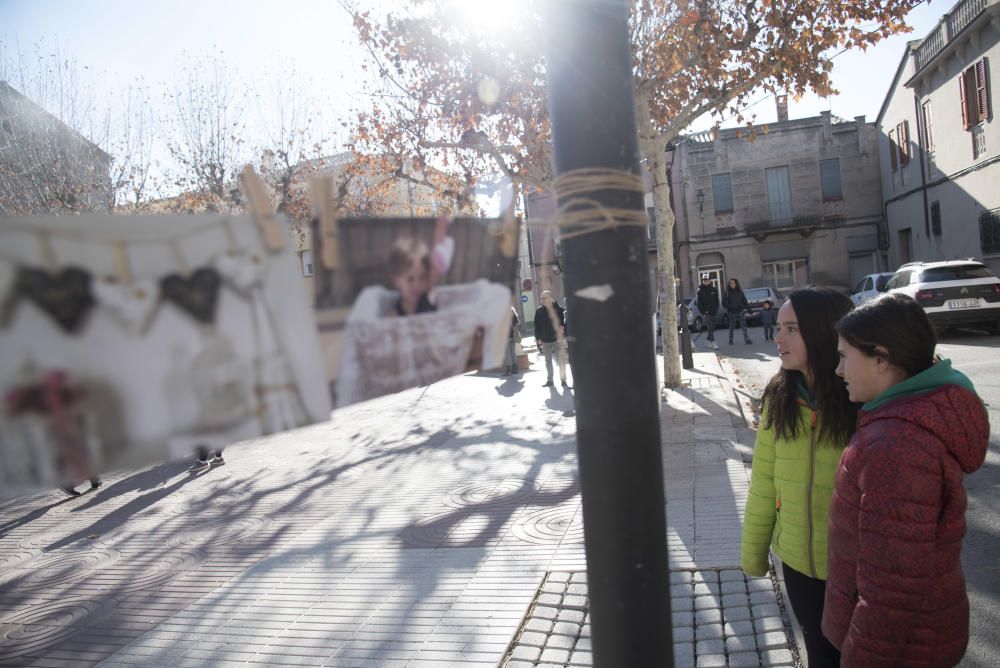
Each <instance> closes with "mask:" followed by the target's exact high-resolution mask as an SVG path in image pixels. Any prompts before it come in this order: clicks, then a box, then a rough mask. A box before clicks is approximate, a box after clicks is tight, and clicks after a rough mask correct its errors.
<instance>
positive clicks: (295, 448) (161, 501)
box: [0, 390, 578, 665]
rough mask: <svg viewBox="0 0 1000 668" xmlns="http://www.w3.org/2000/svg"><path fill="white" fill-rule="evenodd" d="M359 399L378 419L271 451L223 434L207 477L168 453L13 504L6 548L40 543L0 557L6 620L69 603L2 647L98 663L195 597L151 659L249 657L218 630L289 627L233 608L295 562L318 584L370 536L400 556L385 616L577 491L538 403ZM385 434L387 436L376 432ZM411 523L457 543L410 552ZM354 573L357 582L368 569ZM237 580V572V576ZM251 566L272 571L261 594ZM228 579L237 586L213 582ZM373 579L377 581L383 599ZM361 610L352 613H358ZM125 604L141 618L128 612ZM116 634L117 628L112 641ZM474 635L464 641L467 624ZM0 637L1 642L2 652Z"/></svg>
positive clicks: (247, 604)
mask: <svg viewBox="0 0 1000 668" xmlns="http://www.w3.org/2000/svg"><path fill="white" fill-rule="evenodd" d="M488 391H489V390H487V392H488ZM552 394H553V396H550V397H549V399H548V400H547V402H546V403H547V404H548V402H549V401H551V402H554V403H553V405H552V408H553V409H554V410H560V412H565V410H566V409H567V408H569V409H571V408H572V405H573V398H572V395H571V394H570V393H569V392H566V393H564V394H561V395H560V394H558V393H552ZM498 401H502V400H500V399H498ZM364 410H368V411H370V412H371V413H372V414H374V415H376V417H377V418H378V419H379V420H380V421H378V422H371V423H370V424H379V425H382V426H380V427H379V430H380V431H376V432H375V433H374V434H373V433H369V432H368V431H366V425H367V424H369V423H365V422H364V421H359V422H358V424H352V417H353V416H356V415H357V414H356V413H355V414H352V413H343V414H342V416H341V417H342V419H340V420H339V421H338V422H337V423H335V424H334V423H327V424H324V425H319V426H312V427H307V428H304V429H302V430H298V431H297V432H294V433H291V434H286V435H283V436H282V439H283V440H282V441H281V443H282V444H283V445H282V446H281V449H280V451H275V450H274V448H276V447H277V446H274V445H270V442H269V441H268V440H267V439H259V440H258V441H255V442H250V443H247V444H241V445H237V446H234V447H232V448H230V450H228V451H227V452H228V453H231V454H230V456H228V457H227V460H228V461H229V464H227V466H225V467H222V468H219V469H213V470H211V471H210V472H208V473H207V474H206V475H201V476H193V475H188V474H187V471H186V470H185V468H186V464H185V463H180V462H172V463H165V464H161V465H158V466H154V467H152V468H149V469H146V470H141V471H138V472H135V473H133V474H131V475H128V476H125V477H122V478H121V479H118V480H115V479H109V480H108V482H107V484H106V486H105V487H104V488H102V489H101V490H100V491H99V492H97V493H95V494H94V496H93V497H90V498H87V499H86V500H85V501H84V502H83V503H80V504H79V506H77V507H75V508H73V509H72V510H71V511H69V512H67V511H66V510H65V507H64V506H63V505H62V504H63V503H66V502H67V501H72V499H66V500H64V501H61V502H60V503H58V504H52V503H49V505H45V506H39V505H38V503H32V504H30V505H27V504H20V505H19V504H16V503H14V504H9V505H8V506H7V507H5V508H4V511H5V516H4V524H2V525H0V531H2V532H3V534H2V535H4V537H5V541H8V543H7V544H8V546H10V547H12V548H14V550H15V551H16V550H19V549H21V548H20V547H19V546H20V545H22V544H24V545H26V546H29V547H30V546H31V545H37V549H34V548H32V549H29V547H25V548H24V549H23V553H24V554H23V561H22V562H18V565H17V567H16V568H14V569H13V570H10V569H7V572H6V573H4V567H0V583H2V586H0V607H2V609H3V611H4V613H3V614H4V615H5V616H4V621H5V622H6V621H7V619H8V617H9V618H11V619H12V620H13V621H12V622H11V623H14V622H17V620H18V619H19V617H18V615H21V616H22V617H24V618H25V619H29V618H35V617H37V616H38V615H39V614H41V612H40V611H41V610H45V609H49V608H51V606H70V607H69V608H67V610H69V612H65V613H63V614H62V616H61V617H59V618H58V619H57V620H56V619H55V618H53V619H54V620H55V621H49V622H46V624H47V626H45V627H44V628H40V629H38V632H39V636H38V637H36V638H35V639H34V641H33V644H32V645H31V647H30V648H29V647H26V648H25V649H24V650H23V652H22V651H21V650H20V649H16V648H15V649H12V650H11V652H18V653H17V655H16V657H15V658H13V659H11V660H14V661H15V663H17V664H18V665H29V664H32V663H36V662H44V661H47V660H49V659H53V660H54V659H55V658H57V657H58V656H64V655H65V653H66V652H67V651H71V650H70V649H69V648H70V647H71V648H72V651H74V652H85V653H87V656H88V657H92V658H94V660H96V661H99V660H101V659H102V658H105V657H107V656H109V655H110V654H112V653H114V652H115V651H117V650H118V649H119V648H120V647H121V646H123V645H124V644H127V643H128V642H130V641H131V640H133V639H135V638H138V637H140V636H141V635H142V634H143V633H145V632H146V631H147V630H149V629H153V630H154V631H153V632H154V633H155V629H156V628H157V626H158V625H159V624H160V623H162V622H164V621H166V620H167V619H169V618H170V617H171V616H172V615H173V614H174V613H176V612H178V611H180V610H186V609H187V608H188V607H190V606H192V605H195V604H196V602H197V605H198V606H199V607H198V608H197V610H198V611H199V615H201V613H202V612H204V613H205V615H204V616H200V617H199V619H200V622H199V626H198V629H197V632H195V633H192V634H174V635H173V636H171V637H170V638H168V639H164V638H160V639H158V640H157V641H156V642H157V643H158V645H157V649H156V651H155V653H154V654H151V655H149V656H148V657H146V658H145V660H148V661H150V662H152V663H167V662H170V660H169V659H168V657H175V658H176V656H178V653H180V656H183V653H184V652H186V651H188V650H190V649H192V648H193V647H195V646H197V647H198V648H199V650H202V649H203V650H205V651H206V652H217V654H214V655H213V656H212V657H211V658H210V657H209V656H208V655H207V654H206V655H205V660H206V662H210V661H211V660H214V659H219V660H224V659H226V658H227V657H228V656H230V655H233V656H235V655H239V656H243V657H245V649H244V648H243V647H241V646H240V643H238V642H237V643H233V636H232V635H227V636H224V637H218V636H216V637H213V630H217V629H219V628H222V627H228V628H229V629H236V631H235V632H242V633H245V634H246V635H247V636H248V644H251V645H252V644H253V643H252V642H249V641H251V640H252V641H254V642H257V641H259V637H258V636H262V637H265V638H269V637H272V636H274V637H276V636H278V635H279V634H282V633H285V632H288V631H289V630H290V629H292V628H293V627H295V626H296V623H297V621H296V618H291V619H290V620H289V621H287V623H286V622H285V621H282V622H281V623H278V624H272V625H271V626H269V627H268V628H267V629H263V628H261V626H260V625H259V624H258V625H257V626H254V625H253V623H248V622H245V621H244V620H245V617H244V615H250V614H253V613H254V612H255V611H257V610H266V603H267V601H268V597H269V596H272V595H273V596H277V597H279V598H280V597H282V596H286V597H289V596H291V597H294V596H296V595H298V594H297V593H296V592H299V591H301V589H296V585H295V582H296V581H295V574H297V573H303V574H304V575H303V577H304V581H307V582H312V579H311V578H312V577H313V576H311V575H309V574H310V573H317V574H322V575H323V577H328V578H336V577H343V578H350V577H353V576H352V574H353V573H354V572H355V571H356V570H357V569H358V568H360V566H361V565H362V564H364V563H366V560H368V559H372V558H373V557H372V554H373V553H372V551H371V550H372V547H371V546H372V545H378V546H381V547H380V548H379V549H380V550H394V551H396V552H397V553H399V554H400V555H402V556H400V558H399V559H397V560H396V562H395V563H394V566H395V568H396V570H395V576H394V578H395V580H394V581H397V582H398V583H399V585H398V586H400V587H403V588H405V589H407V591H408V594H407V595H406V597H405V602H402V603H400V605H399V606H398V607H395V608H392V610H389V609H388V608H387V609H386V610H385V611H384V614H383V618H382V619H383V622H379V623H390V624H392V623H395V624H397V625H398V626H405V625H406V624H407V623H409V620H410V619H411V614H412V615H416V617H414V618H413V619H414V620H417V618H419V615H417V611H418V610H420V609H421V605H422V604H421V601H423V600H424V599H425V598H427V597H428V596H431V595H432V594H434V593H435V592H438V591H439V590H441V588H442V587H444V590H442V591H447V590H448V587H447V586H445V582H446V580H447V578H448V577H450V573H451V569H453V568H461V569H465V570H467V571H468V572H469V573H472V574H474V572H475V568H476V566H477V565H478V564H479V563H481V562H482V560H483V559H485V558H486V557H487V556H488V554H489V550H488V548H487V547H483V546H484V545H493V544H495V543H496V542H497V541H498V540H500V539H502V537H503V535H504V534H505V532H506V531H507V530H508V529H509V527H510V525H511V521H512V519H513V518H514V517H515V516H516V515H517V513H519V512H522V511H523V509H524V508H525V507H526V506H528V505H530V506H533V507H534V506H542V507H545V506H549V507H551V506H557V505H559V504H563V503H570V502H573V499H574V498H575V496H576V495H577V494H578V492H577V489H576V487H575V482H573V481H571V480H568V479H567V478H566V477H565V476H564V475H563V476H562V477H559V476H556V477H552V476H551V475H550V472H551V471H550V468H549V467H550V466H551V465H558V466H559V467H562V468H561V469H560V470H561V471H562V470H567V468H566V467H567V466H568V464H565V463H564V462H565V461H566V458H567V457H569V456H570V455H571V454H572V450H573V448H572V442H571V441H567V440H565V439H564V440H562V441H559V442H555V443H550V442H546V440H545V439H546V437H548V438H551V436H548V434H549V433H550V432H551V425H550V421H546V420H545V419H540V420H539V422H538V423H537V424H535V423H529V424H522V422H523V417H521V416H519V415H513V414H512V415H509V416H508V415H506V414H504V413H503V411H502V410H497V413H496V414H497V415H498V416H500V417H497V418H495V419H470V417H469V415H468V414H467V413H462V412H461V411H462V409H461V408H459V407H458V406H457V405H456V408H455V409H454V410H453V411H452V413H453V417H452V418H451V419H450V420H447V419H444V418H436V419H421V418H422V417H423V416H422V414H421V413H420V412H417V413H414V415H415V416H416V417H413V418H412V420H413V422H415V424H409V423H407V422H405V421H404V420H403V418H405V419H410V418H407V417H406V414H405V413H400V414H396V413H393V414H389V415H385V416H380V415H378V413H377V405H373V406H372V407H364ZM542 415H544V412H541V413H539V418H542ZM386 433H390V434H392V435H391V436H388V437H386V436H383V437H381V438H380V437H379V434H386ZM573 468H574V469H575V467H573ZM418 469H419V470H420V471H421V475H423V476H424V477H423V478H421V479H419V480H415V481H410V480H409V479H408V477H407V476H408V475H409V474H410V472H412V471H414V470H418ZM502 471H504V472H502ZM511 471H516V473H511ZM428 472H436V473H433V474H432V473H428ZM561 475H562V474H561ZM547 476H548V477H547ZM498 479H500V480H501V481H503V482H502V483H497V480H498ZM372 481H379V484H377V485H376V484H375V483H373V482H372ZM476 481H481V482H482V484H483V485H485V486H486V488H487V490H486V491H485V492H483V493H482V494H480V492H479V491H475V490H474V492H472V493H471V494H472V495H471V496H468V495H467V496H462V493H461V492H456V491H455V489H456V488H460V487H462V485H463V484H469V483H475V482H476ZM546 481H548V483H549V485H547V486H543V485H544V483H546ZM491 485H493V487H490V486H491ZM449 494H450V495H451V496H449ZM456 494H457V495H458V496H457V497H455V495H456ZM453 497H454V498H459V499H460V500H464V501H469V503H464V501H463V504H464V505H462V507H460V508H455V507H449V506H446V505H444V504H443V502H442V499H446V498H452V500H454V498H453ZM50 498H51V497H47V498H45V499H42V500H41V501H40V503H46V502H48V499H50ZM56 506H58V507H59V509H60V515H59V517H60V518H63V517H65V518H67V519H71V520H72V521H67V522H65V523H63V524H62V525H58V524H55V523H54V522H55V520H50V521H48V524H46V525H45V526H44V527H42V526H36V525H37V524H38V522H39V521H44V520H46V516H47V514H48V513H50V512H51V511H52V508H54V507H56ZM8 508H9V509H10V512H9V514H8V512H7V511H8ZM442 509H444V512H442ZM473 516H474V517H482V518H486V519H485V524H483V525H482V526H476V527H474V530H472V531H471V532H470V533H468V534H466V533H464V528H465V526H466V525H465V523H466V521H467V520H468V518H469V517H473ZM421 518H424V519H425V521H424V522H423V523H421V521H420V520H421ZM415 526H422V527H423V528H424V529H425V530H428V531H430V533H431V535H443V536H445V537H446V538H447V540H448V541H450V542H449V546H450V547H451V549H452V550H454V551H453V552H451V553H449V555H454V556H446V557H444V558H431V559H428V558H427V557H426V555H424V556H421V554H422V552H421V550H414V549H407V548H406V547H405V546H404V544H403V538H402V536H403V535H404V533H405V532H406V531H407V529H408V528H409V527H415ZM456 531H458V533H457V534H456V533H455V532H456ZM459 535H461V536H462V537H461V538H458V536H459ZM456 538H457V540H455V539H456ZM33 550H34V551H33ZM404 553H405V554H404ZM3 556H4V554H3V551H2V550H0V557H3ZM0 563H3V561H2V560H0ZM383 572H385V571H383ZM338 574H343V575H338ZM359 577H360V578H361V580H364V576H363V573H362V574H361V575H359ZM470 577H471V575H470ZM335 581H336V580H335V579H334V580H330V581H329V582H330V583H331V584H329V585H328V589H320V590H318V591H319V592H320V596H319V597H318V598H315V597H313V598H307V599H304V600H306V601H307V602H306V603H303V604H302V605H303V606H304V608H303V609H304V610H308V609H309V608H310V606H311V605H312V604H313V603H312V602H313V601H315V600H319V601H324V600H326V601H330V600H335V596H334V594H335V593H336V591H335V588H334V585H333V584H332V583H333V582H335ZM241 582H245V583H247V585H246V587H245V588H241V587H240V586H236V585H239V583H241ZM261 582H264V583H270V584H268V585H267V587H266V591H265V592H264V593H262V590H261V585H260V584H259V583H261ZM226 583H233V586H232V587H229V586H227V587H225V588H223V589H219V587H220V586H221V585H223V584H226ZM283 583H288V585H289V587H290V589H287V590H285V589H283V586H284V585H283ZM302 586H303V585H301V584H299V585H298V587H300V588H301V587H302ZM354 586H355V587H357V586H359V585H357V584H355V585H354ZM307 588H309V589H311V586H310V587H307ZM380 591H381V590H379V591H375V590H373V591H372V592H371V596H372V597H373V598H377V596H379V595H381V594H380V593H379V592H380ZM392 591H395V590H392ZM268 592H270V593H268ZM390 593H391V591H390ZM109 602H110V603H109ZM375 603H376V602H375V601H374V600H373V602H372V604H373V605H375ZM74 606H75V607H74ZM255 606H258V607H255ZM60 610H62V608H60ZM370 612H371V611H369V614H365V615H359V616H358V618H357V620H355V621H352V622H350V623H351V624H356V628H360V627H361V626H363V625H364V624H366V623H368V621H367V620H368V619H369V617H371V614H370ZM256 614H258V615H260V614H266V612H257V613H256ZM136 615H138V616H141V618H142V623H141V624H140V623H135V622H134V617H135V616H136ZM33 616H34V617H33ZM386 618H388V619H389V621H388V622H385V619H386ZM282 619H288V618H287V617H284V616H283V617H282ZM98 621H99V622H100V623H99V627H100V629H99V630H95V628H96V627H95V626H94V625H95V624H96V623H97V622H98ZM372 623H375V622H372ZM241 624H242V625H244V626H245V627H246V628H245V630H243V629H242V628H241ZM272 627H273V628H272ZM26 628H27V627H26ZM32 628H33V627H32ZM27 630H28V631H31V630H32V629H27ZM486 632H488V631H486ZM109 634H111V635H114V636H115V637H116V641H115V642H113V643H109V642H108V637H109ZM467 635H468V638H469V639H470V642H471V641H474V640H475V636H476V633H475V632H474V631H469V632H468V634H467ZM249 636H253V637H252V638H250V637H249ZM342 639H343V631H342V630H338V631H337V632H336V633H333V632H331V635H330V637H329V642H330V651H331V653H332V652H333V651H335V649H336V648H335V646H337V645H338V643H341V642H342ZM227 643H229V644H228V645H227ZM258 645H259V642H258ZM5 651H7V648H4V650H3V651H0V655H4V656H7V655H6V654H4V652H5ZM241 652H242V653H241ZM11 656H14V655H13V654H11ZM199 656H202V655H201V654H199ZM133 658H134V657H133ZM0 663H2V661H0Z"/></svg>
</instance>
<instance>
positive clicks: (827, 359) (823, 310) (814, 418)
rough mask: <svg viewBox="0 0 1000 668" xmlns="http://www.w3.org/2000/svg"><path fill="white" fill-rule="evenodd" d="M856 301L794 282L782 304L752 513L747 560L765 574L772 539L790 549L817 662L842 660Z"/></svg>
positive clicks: (792, 579)
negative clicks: (836, 640)
mask: <svg viewBox="0 0 1000 668" xmlns="http://www.w3.org/2000/svg"><path fill="white" fill-rule="evenodd" d="M851 307H852V304H851V300H850V299H849V298H847V297H845V296H844V295H842V294H840V293H839V292H836V291H835V290H831V289H829V288H805V289H801V290H795V291H793V292H791V293H790V294H789V295H788V300H787V301H786V302H785V303H784V304H783V305H782V306H781V308H780V309H779V310H778V318H777V320H778V322H777V327H776V329H775V337H774V340H775V343H776V344H777V347H778V357H779V359H780V360H781V369H780V370H779V371H778V373H776V374H775V375H774V377H773V378H772V379H771V381H770V382H769V383H768V385H767V388H766V389H765V390H764V399H763V404H764V408H763V416H762V420H761V426H760V429H759V430H758V431H757V443H756V445H755V446H754V455H753V472H752V474H751V478H750V492H749V494H748V496H747V505H746V512H745V513H744V520H743V540H742V555H741V560H740V566H741V568H742V569H743V570H744V571H745V572H746V573H747V574H748V575H753V576H761V575H764V574H766V573H767V559H768V550H769V549H770V548H773V549H774V553H775V554H776V555H777V556H778V558H780V559H781V569H782V574H783V576H784V580H785V590H786V591H787V593H788V599H789V603H790V604H791V608H792V612H793V613H794V614H795V617H796V619H797V620H798V622H799V625H800V626H801V627H802V636H803V639H804V640H805V645H806V654H807V655H808V657H809V667H810V668H823V667H824V666H834V667H835V666H838V665H839V664H840V654H839V652H837V650H836V648H834V647H833V645H831V644H830V642H829V641H828V640H827V639H826V638H825V637H824V636H823V633H822V631H821V630H820V623H821V621H822V619H823V596H824V591H825V587H826V548H827V519H828V518H827V515H828V512H829V509H830V497H831V495H832V493H833V478H834V474H835V473H836V470H837V465H838V464H839V462H840V455H841V453H843V451H844V447H845V445H846V444H847V441H848V439H849V438H850V437H851V435H852V434H853V432H854V426H855V421H856V419H857V408H856V407H855V406H854V405H853V404H851V402H850V400H849V399H848V396H847V390H846V389H845V387H844V382H843V380H842V379H840V378H839V377H838V376H837V375H836V373H835V372H836V369H837V364H838V363H839V357H838V353H837V332H836V330H835V329H834V325H835V324H836V322H837V321H838V320H839V319H840V318H841V316H843V315H844V314H846V313H847V312H848V311H850V310H851Z"/></svg>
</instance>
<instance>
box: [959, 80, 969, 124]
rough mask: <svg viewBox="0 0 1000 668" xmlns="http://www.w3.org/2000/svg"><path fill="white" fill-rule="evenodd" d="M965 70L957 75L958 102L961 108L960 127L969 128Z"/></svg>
mask: <svg viewBox="0 0 1000 668" xmlns="http://www.w3.org/2000/svg"><path fill="white" fill-rule="evenodd" d="M966 74H967V73H966V72H963V73H962V74H960V75H959V77H958V102H959V106H960V107H961V108H962V129H963V130H968V129H969V125H970V123H969V100H968V99H967V97H968V96H967V95H966V94H965V90H966V88H967V86H966V82H965V80H966Z"/></svg>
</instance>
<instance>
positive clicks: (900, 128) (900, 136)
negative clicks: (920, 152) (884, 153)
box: [896, 121, 910, 167]
mask: <svg viewBox="0 0 1000 668" xmlns="http://www.w3.org/2000/svg"><path fill="white" fill-rule="evenodd" d="M896 141H897V142H898V144H899V166H900V167H905V166H906V165H907V164H908V163H909V162H910V122H909V121H903V122H902V123H900V124H899V125H897V126H896Z"/></svg>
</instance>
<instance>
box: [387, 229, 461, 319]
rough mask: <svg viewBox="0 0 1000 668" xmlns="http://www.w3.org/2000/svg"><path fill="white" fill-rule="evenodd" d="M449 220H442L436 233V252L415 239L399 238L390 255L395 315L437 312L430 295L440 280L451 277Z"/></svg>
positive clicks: (390, 277)
mask: <svg viewBox="0 0 1000 668" xmlns="http://www.w3.org/2000/svg"><path fill="white" fill-rule="evenodd" d="M447 230H448V219H447V218H439V219H438V221H437V225H436V226H435V229H434V252H433V253H431V252H430V250H429V249H428V248H427V244H426V243H424V242H423V241H420V240H419V239H415V238H413V237H400V238H399V239H396V242H395V243H394V244H393V245H392V249H391V250H390V252H389V281H390V283H392V287H394V288H395V289H396V291H397V292H398V293H399V301H397V302H396V304H395V307H394V309H393V310H394V311H395V312H396V315H400V316H404V315H414V314H415V313H430V312H433V311H436V310H437V305H436V304H435V303H434V302H433V301H432V299H431V291H432V290H433V289H434V286H435V284H436V283H437V280H438V278H439V277H441V276H443V275H445V274H446V273H448V269H449V267H450V266H451V258H452V255H453V254H454V251H455V240H454V239H452V238H451V237H449V236H447V235H446V232H447Z"/></svg>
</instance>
